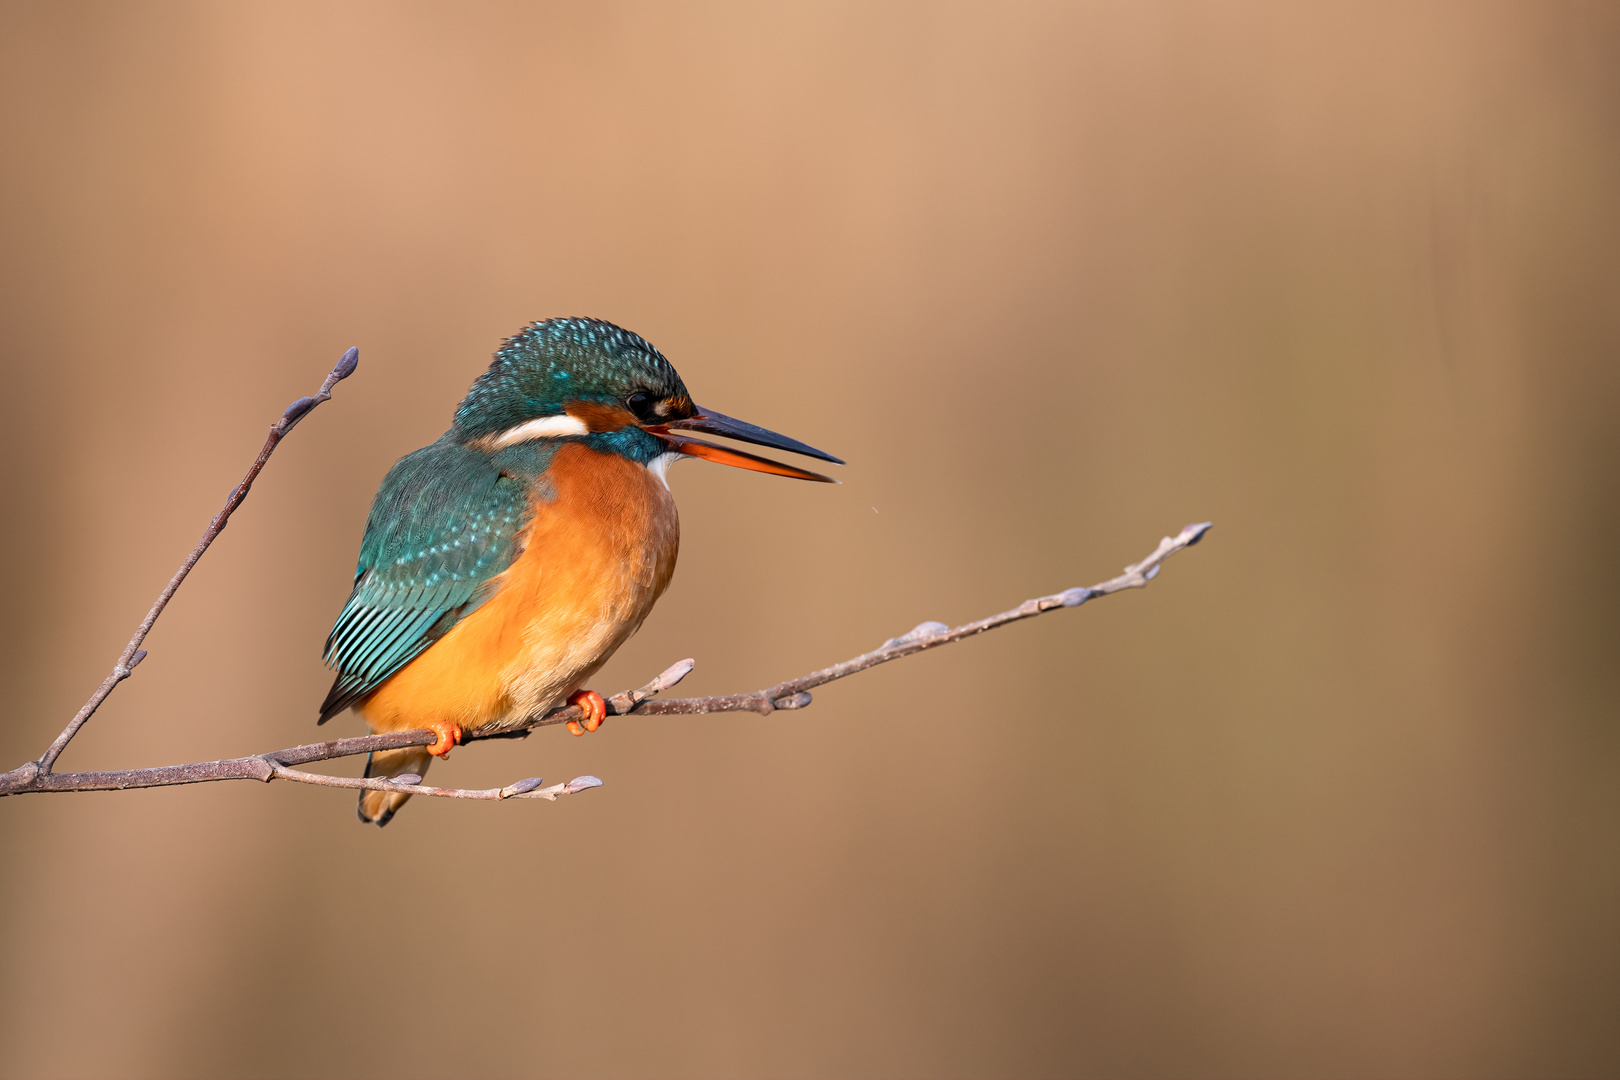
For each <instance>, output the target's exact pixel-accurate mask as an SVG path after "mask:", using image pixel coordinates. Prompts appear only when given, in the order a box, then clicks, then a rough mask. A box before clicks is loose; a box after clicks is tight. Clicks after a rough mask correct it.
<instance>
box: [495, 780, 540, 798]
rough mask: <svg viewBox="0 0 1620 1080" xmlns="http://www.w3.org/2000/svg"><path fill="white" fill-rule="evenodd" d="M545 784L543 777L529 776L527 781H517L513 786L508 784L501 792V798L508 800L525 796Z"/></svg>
mask: <svg viewBox="0 0 1620 1080" xmlns="http://www.w3.org/2000/svg"><path fill="white" fill-rule="evenodd" d="M545 782H546V778H545V777H543V776H531V777H529V778H528V779H527V780H519V781H518V782H517V783H515V784H508V785H506V787H505V788H503V789H502V790H501V797H502V798H503V799H509V798H511V797H512V796H513V795H526V794H528V793H529V792H531V791H533V790H534V789H535V788H537V787H539V786H540V785H541V784H544V783H545Z"/></svg>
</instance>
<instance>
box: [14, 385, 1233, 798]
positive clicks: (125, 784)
mask: <svg viewBox="0 0 1620 1080" xmlns="http://www.w3.org/2000/svg"><path fill="white" fill-rule="evenodd" d="M306 400H307V399H306ZM1209 529H1210V523H1209V522H1203V523H1202V524H1198V525H1188V526H1187V527H1186V528H1184V529H1182V530H1181V532H1180V533H1178V534H1176V535H1175V536H1173V537H1171V536H1167V537H1165V538H1164V539H1162V540H1160V541H1159V546H1158V547H1157V548H1155V549H1154V551H1153V553H1152V554H1150V555H1149V556H1148V557H1147V558H1145V559H1143V560H1142V561H1141V562H1138V563H1134V564H1132V565H1130V566H1127V567H1126V568H1125V572H1124V573H1122V574H1120V575H1119V576H1118V577H1114V578H1110V579H1109V580H1107V581H1104V582H1102V583H1101V584H1098V585H1093V586H1091V587H1090V588H1075V589H1066V590H1064V591H1063V592H1059V593H1053V594H1051V595H1049V596H1040V597H1036V598H1035V599H1033V600H1026V601H1024V602H1023V603H1022V604H1019V605H1018V606H1017V607H1015V608H1012V609H1010V610H1008V611H1003V612H1001V613H999V614H996V615H991V616H989V617H987V618H983V619H979V620H977V621H976V622H970V623H964V624H963V625H961V626H958V627H954V628H952V627H948V626H946V625H945V624H944V623H937V622H925V623H921V624H919V625H917V626H916V627H914V628H912V629H911V630H910V631H909V632H907V633H905V634H902V635H901V636H900V637H897V638H890V639H889V640H888V641H885V642H884V643H883V644H882V645H881V646H879V647H878V648H876V649H874V650H872V651H871V652H869V653H862V654H861V655H860V656H856V657H853V658H851V659H849V660H846V661H844V662H843V663H841V664H834V665H832V666H831V667H825V668H822V669H821V670H819V671H812V672H810V673H809V674H806V675H800V676H798V677H797V678H794V679H788V680H787V681H786V682H780V683H777V684H776V685H775V686H772V687H769V688H767V689H764V690H756V691H754V692H753V693H750V694H723V695H719V696H715V697H700V698H674V699H661V700H652V698H653V697H654V696H655V695H656V694H658V693H660V692H661V691H663V690H667V689H670V688H671V687H673V686H675V685H676V684H677V683H679V682H680V681H681V680H682V679H683V678H685V677H686V675H687V674H688V673H689V672H691V670H692V666H693V664H692V661H691V660H682V661H681V662H680V663H678V664H675V665H674V666H673V667H671V668H670V669H669V670H667V671H665V672H664V673H663V674H662V675H660V676H658V678H656V679H654V680H653V681H652V682H650V683H648V684H647V685H646V686H644V687H642V688H641V689H639V690H630V691H625V692H624V693H621V694H616V695H614V696H613V697H612V698H609V699H608V702H607V705H608V715H610V716H627V715H628V716H672V715H690V714H695V713H717V712H753V713H759V714H761V715H765V714H769V713H772V712H775V711H776V710H778V709H802V708H804V707H805V706H807V705H809V704H810V693H809V692H810V690H811V689H813V688H815V687H818V686H823V685H825V684H827V683H830V682H833V681H834V680H837V679H843V678H847V677H848V676H850V675H854V674H855V673H856V672H860V671H865V670H866V669H867V668H872V667H876V666H877V665H879V664H886V663H888V662H889V661H890V660H899V659H900V658H902V657H906V656H915V655H916V654H918V653H920V652H926V651H927V650H929V649H937V648H939V647H940V646H942V645H949V644H951V643H953V642H957V641H961V640H963V639H964V638H970V637H974V636H976V635H978V634H982V633H985V632H986V631H989V630H994V629H996V628H997V627H1001V626H1006V625H1007V624H1008V623H1013V622H1018V621H1020V620H1023V619H1031V618H1034V617H1035V616H1037V615H1044V614H1046V613H1047V612H1050V611H1058V610H1061V609H1064V608H1072V607H1079V606H1080V605H1081V604H1084V603H1085V602H1086V601H1088V600H1095V599H1097V598H1098V597H1102V596H1108V595H1111V594H1113V593H1116V592H1122V591H1124V590H1126V589H1140V588H1144V587H1145V586H1146V585H1147V583H1148V582H1150V581H1152V580H1153V579H1154V578H1155V577H1157V576H1158V573H1159V570H1160V569H1161V568H1162V567H1163V565H1164V562H1165V560H1166V559H1168V558H1169V557H1170V556H1171V555H1174V554H1175V553H1176V552H1178V551H1181V550H1182V549H1184V548H1189V547H1192V546H1193V545H1194V544H1196V543H1198V541H1200V540H1202V539H1203V538H1204V534H1205V533H1207V532H1208V531H1209ZM582 715H583V714H582V712H581V711H580V709H579V708H578V707H577V706H572V705H570V706H565V707H563V708H560V709H553V710H551V711H550V712H547V713H544V714H542V715H538V716H534V717H531V718H529V719H528V720H526V721H525V722H524V723H523V724H522V725H521V726H520V727H519V728H518V729H516V730H513V731H506V732H492V733H489V734H477V733H469V734H468V741H471V740H473V739H487V738H513V737H522V736H525V735H527V734H528V733H529V732H530V731H531V730H533V729H534V728H537V727H547V726H550V725H552V724H562V723H566V722H568V721H569V720H577V719H580V718H581V717H582ZM436 738H437V736H436V735H435V734H434V733H433V732H431V731H426V730H419V731H398V732H392V733H390V734H386V735H369V736H363V737H360V738H354V739H335V740H332V741H331V742H324V743H311V744H308V745H305V746H294V747H289V748H287V749H285V750H272V751H270V752H269V753H265V754H256V755H254V756H252V757H243V758H231V759H227V760H224V761H204V762H198V763H196V764H193V765H170V766H165V767H163V768H157V769H128V770H124V771H121V772H99V773H98V772H85V773H48V772H44V771H43V770H40V769H39V768H38V763H36V762H29V763H27V764H26V765H24V766H22V768H20V769H16V770H13V771H12V772H9V773H0V796H4V795H22V794H27V793H30V792H45V791H108V790H121V789H124V788H137V787H168V786H170V785H175V784H197V783H207V782H210V781H214V780H260V781H270V780H274V779H277V778H280V779H286V780H293V781H296V782H298V783H306V784H317V785H320V786H324V787H350V788H369V789H371V790H377V791H409V792H411V793H413V794H418V795H437V796H441V797H444V798H456V799H503V798H555V797H556V796H557V795H560V794H571V793H573V792H574V791H582V790H585V789H586V788H588V787H595V786H597V785H598V784H600V783H601V781H600V780H596V779H595V778H594V777H579V778H578V779H575V780H573V781H570V782H569V783H568V784H563V785H558V786H555V787H552V788H546V789H544V791H542V790H541V789H540V788H539V783H540V782H539V780H538V779H533V778H531V779H533V787H532V788H531V787H525V786H524V785H526V784H529V783H530V781H528V780H523V781H519V782H517V783H516V784H509V785H507V786H506V787H504V788H486V789H482V790H475V791H467V790H462V789H458V788H435V787H424V786H421V785H420V784H401V783H399V781H398V780H397V779H395V780H393V781H389V780H384V779H381V778H376V779H366V780H361V779H350V778H347V777H334V776H322V775H320V774H318V773H308V772H303V771H301V770H298V769H296V768H294V766H297V765H306V764H309V763H311V762H315V761H329V760H332V759H334V758H342V757H349V756H352V755H355V754H366V753H371V752H372V751H376V750H399V749H403V748H405V747H409V746H427V745H428V744H429V743H431V742H433V741H434V740H435V739H436ZM586 781H594V783H586ZM503 793H507V794H503ZM548 793H549V794H548Z"/></svg>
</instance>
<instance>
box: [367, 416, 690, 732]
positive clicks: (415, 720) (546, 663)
mask: <svg viewBox="0 0 1620 1080" xmlns="http://www.w3.org/2000/svg"><path fill="white" fill-rule="evenodd" d="M546 480H547V481H549V488H548V487H547V485H545V484H542V485H540V486H539V488H538V489H537V490H536V492H535V494H534V496H533V497H534V499H535V515H534V522H533V524H532V525H531V526H530V528H529V531H528V534H527V536H526V537H525V538H524V539H525V541H526V545H527V546H525V547H524V549H523V552H522V554H521V555H519V556H518V558H517V559H516V561H514V562H513V564H512V566H511V567H509V568H508V569H507V571H506V572H505V574H503V575H502V576H501V578H500V588H499V591H498V592H496V594H495V595H494V597H492V598H491V599H490V600H489V601H488V602H487V603H485V604H484V606H483V607H481V608H479V609H478V610H477V611H475V612H473V613H472V614H471V615H469V616H467V617H466V618H465V619H463V620H461V621H460V622H459V623H457V624H456V625H455V626H454V627H452V628H451V630H450V632H449V633H447V634H445V636H444V637H442V638H440V639H439V640H438V641H437V642H435V643H434V644H433V645H432V646H431V647H430V648H429V649H428V650H427V651H426V652H424V653H423V654H422V655H421V656H419V657H417V658H416V659H415V660H413V661H412V662H411V663H410V664H409V665H407V666H406V667H404V668H402V669H401V670H400V671H399V672H398V673H397V674H396V675H394V677H393V678H391V679H389V680H388V681H387V682H385V683H384V684H383V685H382V686H381V687H379V688H378V689H377V691H376V693H374V694H373V695H372V696H371V697H370V698H368V699H367V700H366V702H365V703H364V704H362V705H361V706H360V712H361V714H362V715H364V716H365V718H366V722H367V724H368V725H370V727H371V729H372V730H373V731H403V730H407V729H410V728H414V727H420V726H421V725H422V724H423V723H425V722H427V721H429V720H435V719H449V720H454V721H455V722H457V723H459V724H461V725H462V726H463V727H465V728H469V729H477V728H484V729H497V728H501V727H507V726H512V725H515V724H517V723H519V722H521V721H522V720H523V719H524V718H525V717H526V716H529V715H531V714H533V713H536V712H539V711H542V710H544V709H549V708H551V707H553V706H554V705H556V704H559V703H560V702H561V701H562V700H563V699H564V698H566V697H567V696H568V695H569V694H570V693H572V692H573V691H574V690H576V689H578V688H579V687H580V685H581V684H582V683H584V681H585V680H586V679H589V678H590V677H591V676H592V675H593V674H595V673H596V671H597V669H598V668H600V667H601V666H602V665H603V664H604V663H606V662H607V659H608V657H610V656H612V655H613V652H614V650H616V649H617V648H618V647H619V646H620V645H621V644H623V643H624V641H625V640H626V639H628V638H629V637H630V635H631V634H633V633H635V632H636V630H637V628H639V627H640V626H641V622H642V620H643V619H645V618H646V617H647V613H648V612H649V611H650V610H652V605H653V602H654V601H656V600H657V599H658V597H659V596H660V595H661V594H662V593H663V591H664V587H665V586H667V585H668V584H669V579H670V576H671V575H672V574H673V573H674V572H675V556H676V552H677V550H678V548H679V546H680V523H679V519H678V518H677V516H676V513H675V502H674V499H672V498H671V497H670V493H669V489H668V488H666V487H665V486H664V484H663V483H662V482H661V481H660V480H659V479H658V478H657V477H656V476H654V475H652V473H650V472H649V471H648V470H647V469H646V468H644V467H643V466H641V465H637V464H636V463H634V462H631V461H626V460H625V459H624V458H621V457H619V456H617V455H615V454H601V453H597V452H596V451H593V450H589V449H587V448H586V447H584V446H583V445H580V444H578V443H570V444H569V445H567V446H564V447H563V448H561V449H560V450H559V451H558V452H557V456H556V458H555V459H554V460H553V462H552V466H551V469H550V470H549V471H548V472H547V473H546ZM551 491H555V497H554V498H546V497H545V496H546V495H549V494H550V493H551Z"/></svg>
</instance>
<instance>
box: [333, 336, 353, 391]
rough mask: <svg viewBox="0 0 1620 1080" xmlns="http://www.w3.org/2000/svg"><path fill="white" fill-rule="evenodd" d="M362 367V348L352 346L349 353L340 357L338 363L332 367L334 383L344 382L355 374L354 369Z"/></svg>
mask: <svg viewBox="0 0 1620 1080" xmlns="http://www.w3.org/2000/svg"><path fill="white" fill-rule="evenodd" d="M359 366H360V346H358V345H350V346H349V348H348V351H346V352H345V353H344V354H343V355H342V356H340V357H338V362H337V363H336V364H334V365H333V366H332V381H333V382H334V383H339V382H342V381H343V380H344V379H347V378H348V377H349V376H350V375H353V374H354V369H355V368H357V367H359Z"/></svg>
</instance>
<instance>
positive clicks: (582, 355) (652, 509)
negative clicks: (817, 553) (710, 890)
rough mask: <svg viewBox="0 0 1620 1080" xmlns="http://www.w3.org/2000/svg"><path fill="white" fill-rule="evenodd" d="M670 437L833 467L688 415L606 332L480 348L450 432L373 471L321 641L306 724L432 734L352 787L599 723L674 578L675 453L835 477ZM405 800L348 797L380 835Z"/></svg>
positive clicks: (721, 419) (670, 379)
mask: <svg viewBox="0 0 1620 1080" xmlns="http://www.w3.org/2000/svg"><path fill="white" fill-rule="evenodd" d="M685 431H699V432H705V433H708V434H714V435H721V436H725V437H727V438H731V439H735V440H738V441H741V442H746V443H753V444H755V445H759V446H766V447H772V448H775V449H777V450H784V451H788V452H791V453H795V454H802V455H807V456H809V457H813V458H819V459H821V460H823V461H830V462H833V463H835V464H838V465H842V464H843V462H842V461H841V460H840V459H838V458H836V457H834V456H833V455H831V454H829V453H826V452H825V451H822V450H817V449H816V448H815V447H813V446H809V445H806V444H805V443H802V442H799V441H798V440H796V439H790V438H788V437H787V436H785V435H778V434H777V433H775V432H773V431H768V430H766V429H765V428H762V427H756V426H755V425H753V424H750V423H746V422H744V421H742V420H736V419H733V418H732V417H729V416H726V415H725V414H724V413H720V412H716V411H715V410H713V409H707V408H702V407H699V406H697V405H695V404H693V402H692V398H691V396H690V395H689V394H688V393H687V390H686V386H685V384H684V383H682V382H681V377H680V375H678V374H677V373H676V371H675V368H674V366H673V365H671V364H670V362H669V361H668V360H667V359H665V358H664V355H663V354H662V353H661V352H659V351H658V350H657V349H655V348H653V346H652V345H650V344H648V343H647V341H646V340H645V339H643V338H642V337H640V336H639V335H636V334H633V333H631V332H630V331H628V330H622V329H620V328H619V327H617V326H614V325H613V324H612V323H608V322H603V321H601V320H598V319H583V318H570V319H547V320H545V321H543V322H535V323H530V324H529V325H528V326H526V327H524V328H523V330H521V331H520V332H519V333H517V334H516V335H515V336H513V337H510V338H508V339H507V340H506V341H505V342H504V343H503V344H502V345H501V347H500V348H499V349H498V350H496V352H495V357H494V359H493V361H491V363H490V365H489V369H488V370H487V371H485V372H484V373H483V374H481V375H479V376H478V378H477V379H475V380H474V381H473V384H472V387H471V388H470V389H469V390H468V391H467V396H466V397H465V398H463V399H462V401H461V404H460V405H459V406H457V408H456V412H455V417H454V421H453V422H452V424H451V425H450V430H449V431H446V432H445V433H444V434H443V435H442V436H440V437H439V439H438V440H437V441H436V442H434V443H432V444H431V445H429V446H424V447H423V448H422V449H420V450H416V451H413V452H411V453H409V454H406V455H405V456H404V457H403V458H401V459H400V460H399V461H398V462H396V463H395V465H394V466H393V468H391V469H389V470H388V474H387V475H386V476H385V477H384V478H383V482H382V485H381V486H380V487H379V488H378V490H377V495H376V498H374V499H373V500H372V504H371V513H370V515H369V516H368V517H367V519H366V529H365V535H364V537H363V538H362V539H361V541H360V558H359V563H358V565H357V566H356V568H355V575H354V591H353V592H352V593H351V594H350V595H349V599H348V602H347V603H345V604H344V605H343V610H342V612H341V613H339V615H338V617H337V621H336V622H335V623H334V624H333V626H332V633H331V635H330V636H329V637H328V638H327V641H326V651H325V656H324V659H325V662H326V664H327V666H328V667H331V668H332V669H334V670H335V671H336V672H337V679H336V681H335V682H333V684H332V690H331V692H330V693H328V694H327V695H326V700H325V701H324V702H322V703H321V710H320V720H319V721H318V723H322V724H324V723H326V721H328V720H330V719H331V718H332V717H334V716H337V715H338V714H339V713H341V712H343V711H344V710H345V709H350V708H352V709H354V710H355V711H357V712H358V713H359V714H360V715H361V716H362V717H363V718H364V719H365V722H366V725H367V726H368V727H369V728H370V729H371V731H372V733H374V734H376V733H381V732H389V731H409V730H413V729H416V728H427V729H429V730H431V731H432V732H433V733H434V734H435V736H436V738H435V740H434V742H433V743H432V744H431V745H429V746H425V747H410V748H408V749H404V750H389V751H383V752H378V753H374V754H372V755H370V756H369V757H368V758H367V759H366V772H365V775H366V776H368V777H370V776H386V777H397V776H404V775H406V774H412V773H414V774H416V775H417V776H421V775H423V774H424V773H425V772H426V771H427V767H428V765H429V763H430V762H431V761H432V759H433V758H434V757H444V756H445V755H447V754H448V753H449V752H450V750H451V749H452V748H453V747H455V746H457V745H458V744H460V743H461V741H462V739H463V738H464V737H465V736H466V735H467V734H468V733H475V732H476V733H478V734H489V733H494V732H500V731H503V730H511V729H513V728H516V727H519V726H521V725H522V723H523V722H524V721H525V720H526V719H528V718H530V717H533V716H536V715H539V714H543V713H545V712H546V711H548V710H550V709H552V708H554V707H556V706H558V705H561V704H564V703H567V704H570V705H577V706H579V707H580V710H581V712H582V713H583V715H584V718H583V719H582V720H578V721H571V722H570V723H569V725H568V728H569V730H570V731H571V732H573V733H574V734H575V735H582V734H584V733H585V732H587V731H595V730H596V729H597V728H598V727H599V726H600V725H601V724H602V721H603V720H604V719H606V717H607V705H606V702H605V701H604V700H603V699H602V696H601V695H600V694H599V693H597V692H596V691H594V690H587V689H585V688H584V687H585V684H586V682H587V681H588V680H589V679H590V678H591V677H592V676H593V675H594V674H595V673H596V672H597V671H598V670H599V669H600V668H601V666H602V665H603V664H605V663H606V662H607V660H608V658H609V657H611V656H612V655H613V653H614V651H615V650H616V649H618V647H619V646H620V645H622V644H624V642H625V641H626V640H627V639H628V638H629V637H630V636H631V635H632V634H634V633H635V632H636V630H637V629H639V628H640V626H641V623H642V621H643V620H644V619H646V617H647V614H648V612H650V611H651V610H652V606H653V604H654V603H655V602H656V601H657V600H658V597H659V596H660V595H661V594H662V593H663V591H664V589H665V588H666V587H667V586H668V585H669V581H670V578H671V576H672V575H673V574H674V572H675V556H676V552H677V549H678V548H679V546H680V519H679V517H678V516H677V514H676V511H675V501H674V498H673V497H672V496H671V494H670V490H669V479H668V473H669V467H670V465H671V464H673V463H674V462H676V461H680V460H682V459H683V458H687V457H695V458H702V459H704V460H707V461H713V462H718V463H720V464H722V465H733V466H736V467H738V468H742V469H751V470H754V471H756V472H763V473H772V474H775V475H777V476H788V477H793V478H795V479H799V480H816V481H822V482H824V483H836V482H837V481H835V480H833V479H832V478H831V477H827V476H823V475H821V474H820V473H814V472H810V471H808V470H805V469H800V468H797V467H795V466H793V465H787V464H783V463H781V462H778V461H773V460H771V459H770V458H766V457H761V456H758V455H756V454H752V453H749V452H747V451H743V450H739V449H735V448H733V447H729V446H722V445H720V444H717V443H711V442H707V441H704V440H702V439H697V438H693V437H691V436H689V435H685V434H680V433H681V432H685ZM409 798H410V796H409V795H406V794H400V793H396V792H384V791H362V792H361V793H360V806H359V814H360V820H361V821H363V822H368V823H375V824H377V825H379V826H381V825H386V824H388V822H389V820H390V819H391V818H392V817H393V816H394V814H395V813H396V812H397V811H398V810H399V808H400V807H401V806H402V805H403V804H404V803H405V802H406V801H407V800H408V799H409Z"/></svg>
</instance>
